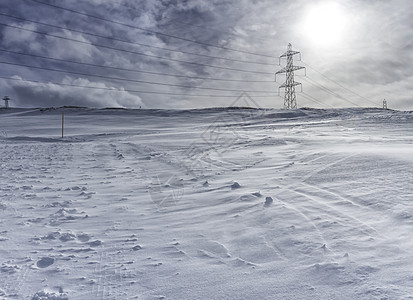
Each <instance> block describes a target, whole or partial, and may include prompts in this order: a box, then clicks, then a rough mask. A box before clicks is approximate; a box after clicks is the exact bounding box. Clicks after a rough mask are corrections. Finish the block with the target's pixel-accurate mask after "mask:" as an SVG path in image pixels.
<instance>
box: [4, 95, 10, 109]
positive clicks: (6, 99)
mask: <svg viewBox="0 0 413 300" xmlns="http://www.w3.org/2000/svg"><path fill="white" fill-rule="evenodd" d="M3 100H4V107H5V108H9V101H10V98H9V97H8V96H4V97H3Z"/></svg>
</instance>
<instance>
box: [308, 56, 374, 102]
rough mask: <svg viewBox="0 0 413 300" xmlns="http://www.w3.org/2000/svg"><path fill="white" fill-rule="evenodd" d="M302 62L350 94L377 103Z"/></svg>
mask: <svg viewBox="0 0 413 300" xmlns="http://www.w3.org/2000/svg"><path fill="white" fill-rule="evenodd" d="M303 64H305V65H306V66H308V67H309V68H310V69H312V70H313V71H315V72H317V73H318V74H320V75H321V76H323V77H324V78H326V79H327V80H329V81H331V82H333V83H335V84H336V85H338V86H339V87H341V88H343V89H345V90H346V91H348V92H350V93H352V94H354V95H356V96H358V97H360V98H362V99H364V100H367V101H368V102H370V103H372V104H374V105H377V103H375V102H373V101H371V100H370V99H368V98H366V97H364V96H362V95H360V94H358V93H356V92H354V91H352V90H350V89H349V88H347V87H345V86H344V85H342V84H341V83H339V82H337V81H335V80H333V79H331V78H329V77H327V76H326V75H324V74H323V73H321V72H320V71H317V70H316V69H314V68H313V67H312V66H310V65H309V64H307V63H305V62H303Z"/></svg>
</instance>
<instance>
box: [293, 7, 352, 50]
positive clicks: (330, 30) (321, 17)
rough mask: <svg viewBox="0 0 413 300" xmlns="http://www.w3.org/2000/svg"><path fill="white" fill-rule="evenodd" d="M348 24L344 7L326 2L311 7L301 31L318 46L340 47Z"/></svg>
mask: <svg viewBox="0 0 413 300" xmlns="http://www.w3.org/2000/svg"><path fill="white" fill-rule="evenodd" d="M346 23H347V16H346V12H345V10H344V8H343V7H342V6H340V5H339V4H337V3H332V2H324V3H318V4H314V5H313V6H310V7H309V9H308V12H307V13H306V15H305V17H304V21H303V22H302V24H301V26H300V29H299V30H300V31H301V34H304V36H306V37H307V38H308V39H309V40H310V41H312V43H314V44H316V45H318V46H323V47H326V46H338V45H339V44H340V40H342V38H343V35H344V34H345V28H346Z"/></svg>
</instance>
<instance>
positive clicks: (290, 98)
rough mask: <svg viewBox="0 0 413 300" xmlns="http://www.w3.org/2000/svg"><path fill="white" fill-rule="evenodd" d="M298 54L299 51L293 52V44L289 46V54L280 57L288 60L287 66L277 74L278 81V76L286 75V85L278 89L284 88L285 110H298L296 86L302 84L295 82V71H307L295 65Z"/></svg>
mask: <svg viewBox="0 0 413 300" xmlns="http://www.w3.org/2000/svg"><path fill="white" fill-rule="evenodd" d="M296 54H300V52H298V51H293V50H292V45H291V43H290V44H288V47H287V52H285V53H284V54H283V55H281V56H280V62H281V58H284V57H286V58H287V65H286V66H285V67H284V68H282V69H281V70H279V71H278V72H276V73H275V80H276V81H277V74H282V73H285V83H283V84H281V85H280V87H279V88H278V89H281V88H284V89H285V94H284V108H285V109H295V108H297V99H296V96H295V86H296V85H300V84H301V83H300V82H296V81H294V71H297V70H300V69H305V68H304V67H300V66H294V64H293V56H294V55H296Z"/></svg>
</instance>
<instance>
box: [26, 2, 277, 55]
mask: <svg viewBox="0 0 413 300" xmlns="http://www.w3.org/2000/svg"><path fill="white" fill-rule="evenodd" d="M31 1H33V2H36V3H39V4H43V5H47V6H50V7H54V8H58V9H62V10H65V11H69V12H72V13H75V14H78V15H82V16H86V17H89V18H94V19H97V20H101V21H105V22H110V23H113V24H117V25H121V26H126V27H129V28H133V29H138V30H141V31H145V32H149V33H151V34H156V35H162V36H165V37H169V38H174V39H178V40H181V41H186V42H191V43H194V44H199V45H203V46H208V47H213V48H217V49H223V50H228V51H234V52H239V53H244V54H250V55H255V56H262V57H267V58H275V57H273V56H271V55H266V54H261V53H254V52H250V51H244V50H239V49H234V48H230V47H225V46H218V45H213V44H209V43H205V42H201V41H197V40H192V39H187V38H183V37H179V36H175V35H171V34H167V33H163V32H159V31H155V30H149V29H146V28H142V27H138V26H134V25H130V24H126V23H122V22H118V21H113V20H109V19H106V18H103V17H99V16H95V15H91V14H88V13H84V12H80V11H77V10H74V9H70V8H66V7H62V6H58V5H54V4H50V3H46V2H42V1H39V0H31Z"/></svg>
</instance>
